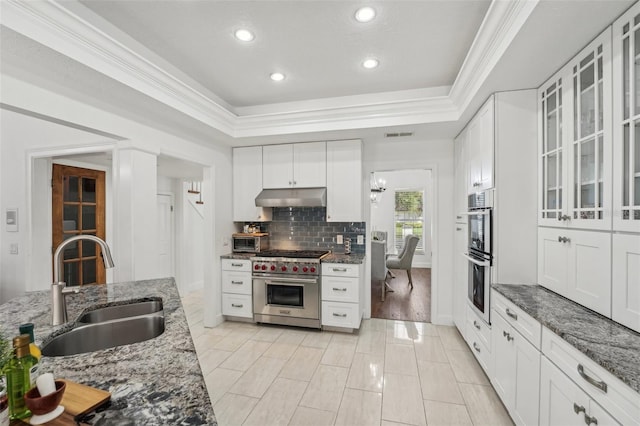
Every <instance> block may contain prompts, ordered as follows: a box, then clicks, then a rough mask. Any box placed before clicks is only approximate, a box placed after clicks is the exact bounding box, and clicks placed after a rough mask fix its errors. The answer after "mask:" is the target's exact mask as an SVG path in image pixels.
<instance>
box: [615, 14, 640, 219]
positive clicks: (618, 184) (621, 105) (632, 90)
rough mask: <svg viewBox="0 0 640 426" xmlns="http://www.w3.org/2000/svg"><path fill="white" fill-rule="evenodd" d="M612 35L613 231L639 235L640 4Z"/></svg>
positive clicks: (624, 17) (621, 21) (616, 24)
mask: <svg viewBox="0 0 640 426" xmlns="http://www.w3.org/2000/svg"><path fill="white" fill-rule="evenodd" d="M612 31H613V36H612V37H613V92H614V99H615V101H614V105H613V135H614V148H613V165H614V166H613V170H614V177H613V206H614V207H613V228H614V229H615V230H621V231H632V232H640V4H639V3H636V4H635V5H634V6H633V7H632V8H631V9H629V10H628V11H627V12H626V13H625V14H624V15H622V16H621V17H620V18H619V19H618V20H617V21H616V22H615V23H614V24H613V30H612Z"/></svg>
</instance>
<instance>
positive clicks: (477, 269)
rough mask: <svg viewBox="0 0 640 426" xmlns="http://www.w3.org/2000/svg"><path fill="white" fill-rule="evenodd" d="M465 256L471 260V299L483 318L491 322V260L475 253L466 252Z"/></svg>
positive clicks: (469, 292)
mask: <svg viewBox="0 0 640 426" xmlns="http://www.w3.org/2000/svg"><path fill="white" fill-rule="evenodd" d="M464 257H466V258H467V260H468V261H469V286H468V297H469V301H470V302H471V306H472V307H473V308H474V309H475V311H476V312H477V313H478V314H479V315H480V316H481V317H482V319H483V320H484V321H485V322H486V323H487V324H490V323H491V321H490V317H489V313H490V311H491V300H490V295H491V260H489V259H486V258H482V257H478V256H475V255H474V254H473V253H471V254H469V253H465V254H464Z"/></svg>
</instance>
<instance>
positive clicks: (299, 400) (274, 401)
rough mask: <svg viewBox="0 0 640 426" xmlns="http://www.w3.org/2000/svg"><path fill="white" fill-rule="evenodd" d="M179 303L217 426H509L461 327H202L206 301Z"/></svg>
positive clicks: (371, 323)
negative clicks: (337, 329)
mask: <svg viewBox="0 0 640 426" xmlns="http://www.w3.org/2000/svg"><path fill="white" fill-rule="evenodd" d="M182 301H183V305H184V309H185V312H186V314H187V319H188V321H189V327H190V329H191V335H192V337H193V340H194V343H195V346H196V351H197V353H198V358H199V360H200V365H201V367H202V372H203V374H204V375H205V381H206V384H207V389H208V391H209V397H210V398H211V403H212V404H213V407H214V411H215V414H216V418H217V419H218V423H219V424H220V426H232V425H260V426H264V425H300V426H302V425H314V426H321V425H349V426H355V425H367V426H369V425H380V426H392V425H429V426H434V425H492V426H493V425H512V424H513V423H512V421H511V419H510V418H509V415H508V414H507V412H506V411H505V409H504V406H503V405H502V403H501V402H500V400H499V399H498V397H497V395H496V393H495V392H494V390H493V388H492V387H491V385H490V384H489V381H488V379H487V377H486V375H485V374H484V372H483V371H482V370H481V368H480V366H479V365H478V363H477V362H476V361H475V358H474V357H473V354H472V353H471V352H470V350H469V349H468V347H467V345H466V344H465V343H464V341H463V340H462V338H461V336H460V335H459V334H458V332H457V330H456V329H455V327H446V326H435V325H433V324H426V323H414V322H405V321H390V320H380V319H371V320H365V321H364V322H363V323H362V327H361V329H360V331H359V333H358V334H344V333H331V332H325V331H323V332H320V331H314V330H308V331H307V330H304V329H298V328H289V327H279V326H264V325H254V324H247V323H238V322H225V323H223V324H221V325H219V326H218V327H215V328H205V327H204V326H203V324H202V293H200V292H195V293H191V294H189V295H187V296H185V297H184V298H183V299H182Z"/></svg>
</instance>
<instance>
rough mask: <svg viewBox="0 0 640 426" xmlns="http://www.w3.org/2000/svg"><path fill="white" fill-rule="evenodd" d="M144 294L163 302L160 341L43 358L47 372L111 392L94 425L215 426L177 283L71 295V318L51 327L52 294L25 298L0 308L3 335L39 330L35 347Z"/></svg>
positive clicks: (138, 283)
mask: <svg viewBox="0 0 640 426" xmlns="http://www.w3.org/2000/svg"><path fill="white" fill-rule="evenodd" d="M145 297H161V298H162V299H163V306H164V317H165V331H164V333H163V334H161V335H160V336H158V337H156V338H155V339H151V340H147V341H144V342H140V343H135V344H131V345H125V346H119V347H115V348H110V349H105V350H99V351H95V352H90V353H85V354H78V355H69V356H64V357H45V356H43V357H42V359H41V360H40V372H41V373H45V372H51V373H53V375H54V376H55V377H56V378H63V379H69V380H72V381H75V382H78V383H82V384H85V385H88V386H92V387H95V388H99V389H103V390H106V391H109V392H111V405H110V406H109V407H108V408H106V409H105V410H104V411H101V412H99V413H93V414H94V417H93V418H92V420H91V423H92V424H94V425H106V424H123V425H129V424H135V425H143V424H153V425H157V424H175V425H179V424H182V425H216V424H217V422H216V419H215V415H214V413H213V408H212V406H211V401H210V400H209V394H208V393H207V388H206V386H205V382H204V377H203V375H202V371H201V369H200V364H199V362H198V358H197V356H196V351H195V347H194V345H193V341H192V339H191V334H190V331H189V326H188V324H187V319H186V316H185V313H184V310H183V308H182V303H181V301H180V296H179V294H178V289H177V287H176V284H175V281H174V279H173V278H165V279H156V280H147V281H135V282H124V283H117V284H107V285H96V286H86V287H82V288H81V289H80V293H78V294H71V295H68V296H67V307H68V311H69V318H70V319H71V321H70V322H69V323H67V324H65V325H62V326H58V327H53V326H52V325H51V292H50V291H48V290H45V291H35V292H29V293H26V294H25V295H23V296H20V297H17V298H15V299H12V300H10V301H8V302H7V303H5V304H3V305H0V324H2V332H3V333H4V334H5V335H7V336H8V337H13V336H14V335H17V334H18V326H19V325H20V324H22V323H26V322H32V323H33V324H34V325H35V329H34V331H35V340H36V344H38V345H41V344H42V342H43V340H46V339H47V337H49V336H50V335H51V334H52V333H56V334H58V333H61V332H63V331H64V330H66V329H69V328H71V327H72V326H73V321H75V319H76V318H78V316H79V315H80V314H81V313H82V311H83V310H84V309H85V308H88V307H94V306H96V305H110V304H118V302H122V301H125V300H131V299H139V298H145Z"/></svg>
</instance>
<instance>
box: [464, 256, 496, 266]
mask: <svg viewBox="0 0 640 426" xmlns="http://www.w3.org/2000/svg"><path fill="white" fill-rule="evenodd" d="M462 255H463V256H464V257H466V258H467V260H468V261H469V262H471V263H475V264H476V265H478V266H491V262H490V261H489V260H485V261H484V262H482V261H479V260H476V259H474V258H473V257H471V256H469V253H462Z"/></svg>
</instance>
